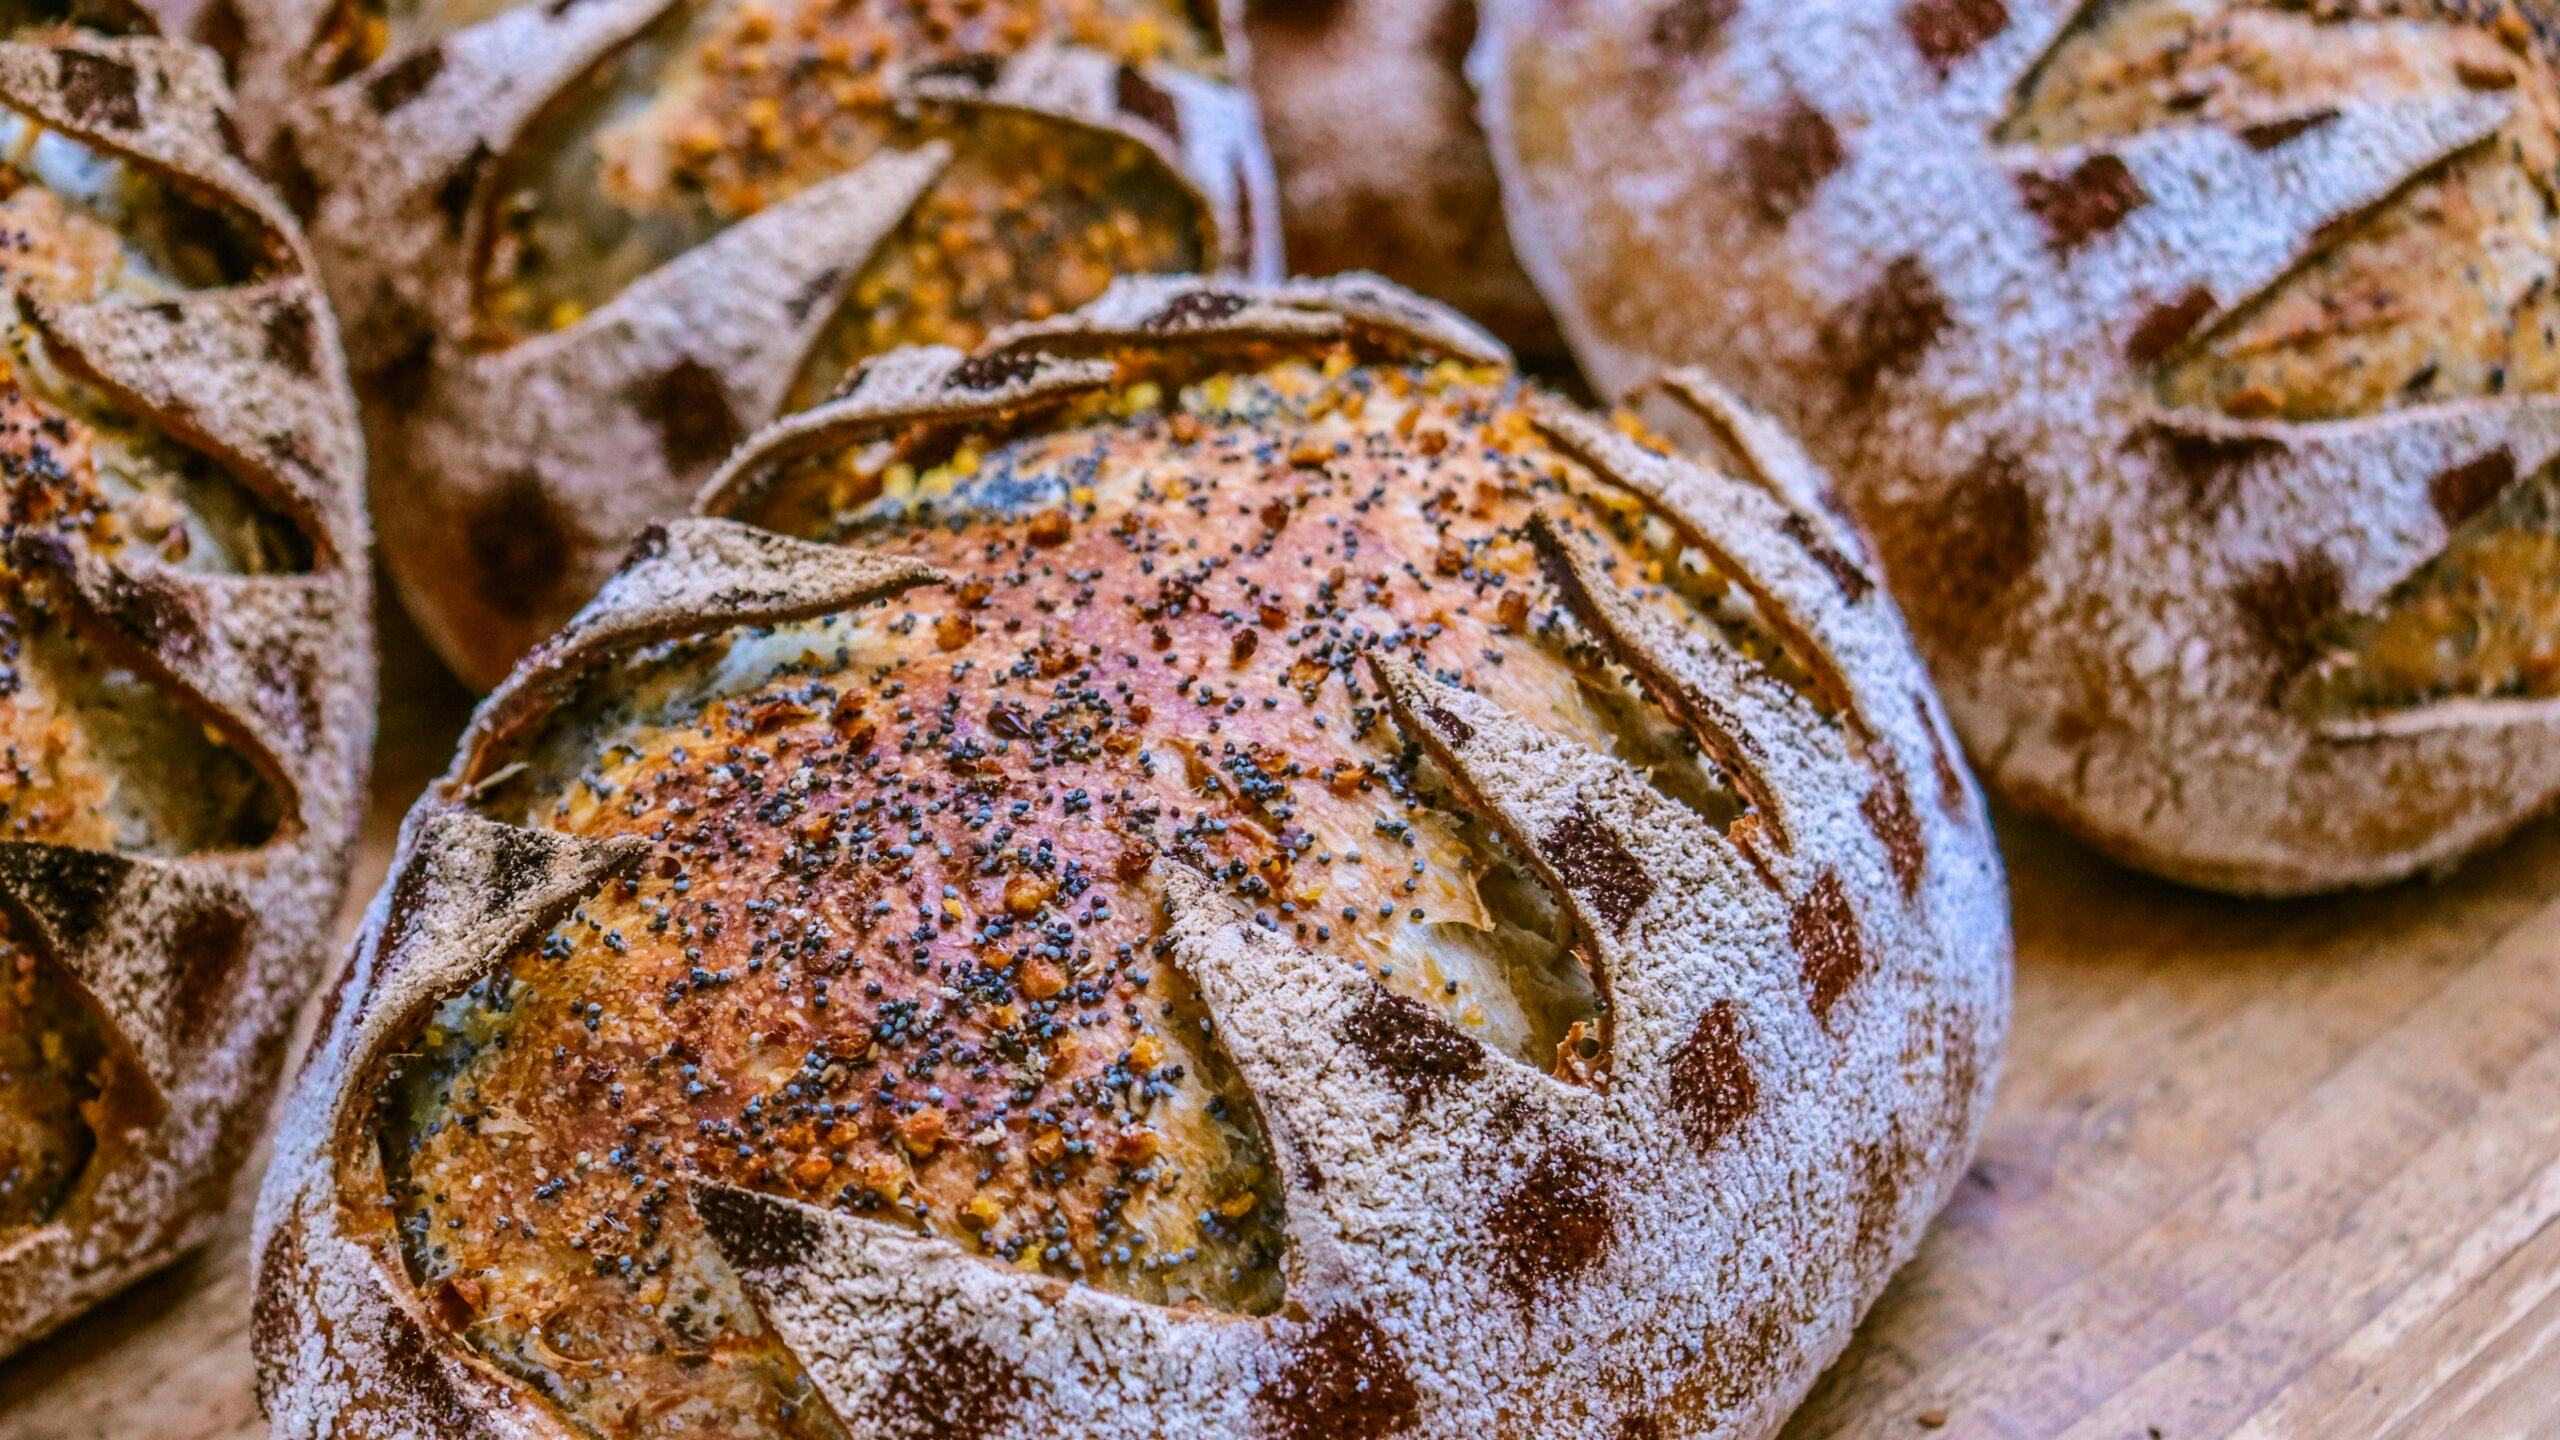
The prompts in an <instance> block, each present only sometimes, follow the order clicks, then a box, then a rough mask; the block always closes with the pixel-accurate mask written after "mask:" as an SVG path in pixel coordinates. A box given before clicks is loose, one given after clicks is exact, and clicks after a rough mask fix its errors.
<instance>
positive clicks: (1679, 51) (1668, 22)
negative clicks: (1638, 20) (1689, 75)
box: [1646, 0, 1741, 55]
mask: <svg viewBox="0 0 2560 1440" xmlns="http://www.w3.org/2000/svg"><path fill="white" fill-rule="evenodd" d="M1740 8H1741V0H1671V3H1670V4H1668V5H1665V6H1663V7H1662V9H1661V10H1660V11H1659V12H1657V13H1656V14H1655V15H1654V17H1653V25H1652V27H1651V28H1650V29H1649V30H1648V31H1647V32H1646V33H1647V35H1648V37H1649V38H1651V40H1652V41H1653V43H1654V46H1655V48H1657V49H1660V50H1663V51H1666V52H1669V53H1671V54H1674V55H1695V54H1698V53H1700V52H1701V51H1704V50H1707V49H1709V48H1710V47H1712V46H1714V45H1715V44H1716V42H1717V41H1719V40H1721V39H1723V38H1724V27H1725V26H1726V25H1728V24H1730V23H1732V20H1733V16H1734V12H1735V11H1736V10H1738V9H1740Z"/></svg>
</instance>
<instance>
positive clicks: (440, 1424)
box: [375, 1304, 496, 1440]
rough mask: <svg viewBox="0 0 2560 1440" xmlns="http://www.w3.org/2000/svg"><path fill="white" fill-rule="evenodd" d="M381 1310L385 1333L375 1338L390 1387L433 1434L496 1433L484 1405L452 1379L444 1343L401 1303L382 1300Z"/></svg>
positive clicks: (463, 1438)
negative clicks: (402, 1306) (465, 1392)
mask: <svg viewBox="0 0 2560 1440" xmlns="http://www.w3.org/2000/svg"><path fill="white" fill-rule="evenodd" d="M381 1316H382V1324H381V1333H380V1335H379V1336H377V1337H376V1340H375V1344H376V1346H377V1347H378V1349H379V1351H380V1353H381V1355H382V1363H383V1365H384V1367H385V1368H386V1369H387V1370H388V1371H389V1372H390V1373H389V1375H388V1376H387V1377H386V1379H387V1381H388V1384H387V1388H388V1389H389V1390H390V1392H391V1393H392V1394H393V1395H396V1396H398V1397H400V1399H401V1400H402V1401H405V1402H406V1406H405V1408H406V1409H407V1410H408V1411H409V1413H410V1414H411V1415H413V1416H415V1417H416V1418H417V1419H418V1420H421V1421H424V1422H425V1428H426V1429H427V1430H428V1432H429V1433H431V1434H438V1435H448V1436H452V1437H454V1440H482V1437H490V1436H494V1435H495V1434H496V1431H495V1430H494V1429H493V1428H492V1427H491V1426H490V1424H489V1419H488V1413H487V1411H486V1409H485V1408H484V1407H483V1406H480V1405H477V1404H474V1403H473V1402H472V1398H471V1397H470V1396H467V1395H465V1394H463V1393H462V1387H460V1386H459V1385H456V1384H455V1383H454V1379H453V1372H452V1370H451V1368H450V1362H448V1361H447V1359H446V1356H445V1347H444V1346H443V1345H441V1344H439V1343H438V1342H437V1341H436V1339H435V1337H433V1336H431V1335H429V1334H427V1332H426V1327H424V1326H422V1325H420V1324H419V1323H418V1322H417V1320H415V1319H414V1318H412V1317H411V1316H410V1314H409V1312H408V1311H406V1310H403V1309H401V1308H400V1307H399V1306H397V1305H391V1304H385V1305H383V1306H382V1307H381Z"/></svg>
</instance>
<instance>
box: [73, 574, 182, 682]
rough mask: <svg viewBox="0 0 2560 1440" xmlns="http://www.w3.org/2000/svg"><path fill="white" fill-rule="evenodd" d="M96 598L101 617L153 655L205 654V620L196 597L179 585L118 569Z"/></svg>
mask: <svg viewBox="0 0 2560 1440" xmlns="http://www.w3.org/2000/svg"><path fill="white" fill-rule="evenodd" d="M97 599H98V608H99V617H100V618H101V619H103V620H105V621H106V622H107V623H108V624H110V625H113V626H114V627H115V628H116V629H118V630H121V631H123V632H124V633H125V634H126V635H128V636H130V637H132V639H133V640H134V641H135V642H136V643H137V644H140V645H141V646H143V647H144V648H145V649H148V650H150V651H151V652H152V653H153V654H156V655H159V656H162V657H163V658H166V659H171V660H191V659H194V658H196V657H197V656H199V655H200V654H202V653H203V650H204V621H203V619H202V617H200V616H198V615H197V614H196V606H195V601H194V598H193V597H192V596H190V595H189V594H187V592H186V591H184V590H181V589H179V588H178V587H177V586H175V585H172V584H169V583H166V582H164V581H159V580H146V579H142V578H140V577H138V576H134V575H128V574H126V573H124V572H122V571H116V572H113V573H112V574H111V575H109V577H108V579H107V581H106V583H105V584H104V585H103V586H101V587H100V588H99V590H98V592H97Z"/></svg>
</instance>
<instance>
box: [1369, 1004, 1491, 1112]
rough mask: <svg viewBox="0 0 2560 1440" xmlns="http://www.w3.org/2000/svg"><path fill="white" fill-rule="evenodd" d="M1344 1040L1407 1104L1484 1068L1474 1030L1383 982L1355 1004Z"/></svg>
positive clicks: (1411, 1103)
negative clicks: (1444, 1020)
mask: <svg viewBox="0 0 2560 1440" xmlns="http://www.w3.org/2000/svg"><path fill="white" fill-rule="evenodd" d="M1342 1043H1344V1044H1345V1045H1348V1046H1350V1047H1351V1048H1352V1049H1353V1050H1355V1051H1357V1052H1358V1053H1359V1055H1360V1057H1361V1058H1362V1059H1364V1060H1366V1061H1368V1062H1369V1065H1370V1066H1371V1068H1373V1069H1375V1070H1376V1071H1377V1072H1378V1074H1379V1075H1380V1076H1381V1077H1382V1078H1384V1079H1385V1080H1386V1082H1387V1084H1388V1085H1389V1086H1391V1087H1392V1088H1393V1089H1394V1090H1395V1092H1396V1093H1397V1094H1399V1095H1402V1096H1403V1097H1404V1099H1405V1103H1406V1104H1409V1105H1413V1104H1420V1103H1421V1102H1422V1101H1424V1100H1426V1099H1428V1098H1430V1097H1431V1096H1434V1095H1437V1094H1439V1093H1441V1092H1442V1091H1444V1090H1447V1089H1448V1088H1449V1087H1450V1086H1451V1085H1455V1084H1459V1083H1462V1082H1464V1081H1468V1080H1473V1079H1474V1078H1476V1077H1477V1076H1478V1075H1481V1074H1483V1073H1484V1047H1483V1046H1482V1045H1480V1044H1478V1043H1477V1042H1476V1041H1475V1039H1474V1038H1473V1037H1472V1036H1469V1035H1466V1034H1464V1033H1462V1032H1460V1031H1457V1030H1454V1029H1452V1028H1450V1027H1449V1026H1448V1025H1446V1024H1443V1023H1442V1022H1441V1020H1440V1017H1438V1016H1436V1015H1434V1014H1432V1013H1431V1012H1430V1011H1428V1010H1425V1009H1423V1008H1422V1007H1421V1006H1420V1005H1418V1004H1416V1003H1414V1002H1413V1001H1411V1000H1408V999H1406V998H1405V997H1403V996H1401V995H1398V994H1396V993H1395V992H1394V991H1392V990H1388V989H1386V988H1385V987H1383V986H1374V985H1373V986H1370V987H1369V988H1368V990H1367V991H1366V993H1364V994H1363V995H1362V996H1361V998H1360V999H1359V1001H1357V1002H1356V1003H1355V1004H1354V1005H1353V1007H1352V1010H1351V1015H1350V1018H1348V1019H1346V1020H1345V1021H1343V1024H1342Z"/></svg>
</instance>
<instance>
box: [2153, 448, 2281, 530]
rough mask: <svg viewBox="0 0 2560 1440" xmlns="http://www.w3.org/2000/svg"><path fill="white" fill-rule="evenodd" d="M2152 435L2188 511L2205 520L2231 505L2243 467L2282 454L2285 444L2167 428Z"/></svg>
mask: <svg viewBox="0 0 2560 1440" xmlns="http://www.w3.org/2000/svg"><path fill="white" fill-rule="evenodd" d="M2153 434H2154V435H2155V436H2156V437H2157V441H2158V444H2159V446H2160V458H2161V460H2162V461H2163V463H2164V464H2165V465H2166V467H2167V469H2168V472H2169V474H2170V475H2171V476H2172V477H2174V478H2175V479H2176V480H2177V481H2178V484H2179V488H2180V490H2181V492H2182V493H2183V495H2184V497H2185V500H2186V505H2187V509H2188V511H2189V512H2190V513H2192V514H2194V515H2195V516H2196V517H2197V518H2199V519H2204V520H2210V519H2213V518H2214V517H2215V516H2217V515H2219V514H2221V513H2222V511H2223V509H2224V507H2226V506H2228V505H2229V504H2230V503H2231V494H2232V488H2233V486H2235V485H2236V484H2237V483H2238V481H2239V477H2240V471H2241V470H2242V469H2243V468H2244V467H2245V466H2247V465H2249V464H2250V463H2251V462H2253V461H2257V460H2261V459H2264V458H2266V457H2268V456H2270V455H2280V454H2283V453H2284V443H2283V442H2282V441H2280V440H2277V439H2275V438H2274V437H2273V436H2267V435H2223V434H2215V433H2213V432H2211V431H2205V430H2193V429H2184V428H2176V427H2171V426H2166V425H2163V426H2158V427H2156V428H2155V429H2154V431H2153Z"/></svg>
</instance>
